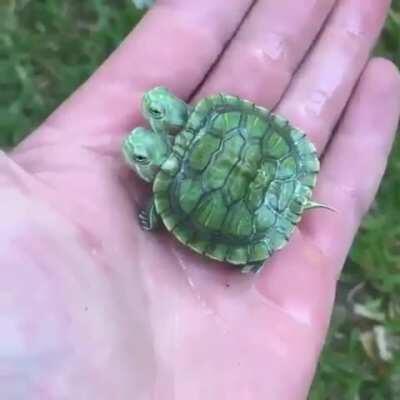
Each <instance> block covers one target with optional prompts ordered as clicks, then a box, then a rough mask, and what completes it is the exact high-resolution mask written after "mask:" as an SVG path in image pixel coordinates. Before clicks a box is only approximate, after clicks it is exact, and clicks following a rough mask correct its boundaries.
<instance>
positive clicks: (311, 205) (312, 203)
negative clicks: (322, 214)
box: [304, 200, 337, 212]
mask: <svg viewBox="0 0 400 400" xmlns="http://www.w3.org/2000/svg"><path fill="white" fill-rule="evenodd" d="M313 208H325V209H326V210H329V211H333V212H337V210H336V209H334V208H332V207H329V206H328V205H326V204H321V203H317V202H315V201H311V200H310V201H308V202H307V203H306V205H305V206H304V210H311V209H313Z"/></svg>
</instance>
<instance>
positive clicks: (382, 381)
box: [0, 0, 400, 400]
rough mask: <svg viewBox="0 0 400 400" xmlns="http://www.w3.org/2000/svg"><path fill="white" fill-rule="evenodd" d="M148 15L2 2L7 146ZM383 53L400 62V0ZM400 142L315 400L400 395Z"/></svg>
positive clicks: (120, 1) (352, 266)
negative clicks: (143, 16)
mask: <svg viewBox="0 0 400 400" xmlns="http://www.w3.org/2000/svg"><path fill="white" fill-rule="evenodd" d="M139 18H140V13H139V12H138V11H136V10H135V9H134V8H133V6H132V3H131V1H129V0H112V1H111V0H86V1H84V2H80V3H79V6H77V2H75V1H69V2H66V1H59V0H40V1H39V0H19V1H18V0H15V1H12V0H0V21H1V26H0V87H1V90H0V146H2V147H9V146H13V145H14V144H15V143H17V142H18V141H19V140H21V139H22V138H23V137H24V135H26V134H27V133H28V132H29V131H31V130H32V129H33V128H34V127H35V126H36V125H37V124H39V123H40V121H42V120H43V119H44V118H45V117H46V116H47V115H48V114H49V113H50V112H51V111H52V110H53V109H54V108H55V107H56V106H57V105H58V104H59V103H60V102H61V101H62V100H63V99H65V98H66V97H67V96H68V95H69V94H70V93H71V92H72V91H73V90H74V89H75V88H76V87H77V86H78V85H79V84H80V83H81V82H83V81H84V80H85V79H86V78H87V77H88V76H89V75H90V73H91V72H92V71H93V70H94V69H95V68H96V67H97V66H98V65H99V64H100V63H101V62H102V60H104V59H105V58H106V56H107V55H108V54H109V53H110V52H111V51H112V49H114V48H115V47H116V46H117V45H118V43H119V42H120V41H121V39H122V38H123V37H124V36H125V35H126V34H127V32H128V31H129V30H130V29H131V28H132V26H133V25H134V24H135V23H136V22H137V21H138V19H139ZM376 52H377V53H378V54H381V55H384V56H386V57H388V58H390V59H392V60H393V61H394V62H396V63H397V65H400V0H395V1H394V2H393V6H392V11H391V14H390V16H389V18H388V21H387V24H386V28H385V31H384V33H383V35H382V38H381V40H380V42H379V44H378V46H377V49H376ZM399 204H400V143H399V141H397V142H396V144H395V146H394V150H393V153H392V156H391V159H390V163H389V166H388V169H387V173H386V175H385V178H384V181H383V183H382V186H381V189H380V192H379V195H378V197H377V200H376V202H375V204H374V206H373V208H372V210H371V212H370V214H369V215H368V217H367V218H366V219H365V221H364V223H363V225H362V228H361V230H360V232H359V234H358V236H357V239H356V241H355V243H354V245H353V248H352V251H351V254H350V256H349V258H348V261H347V266H346V269H345V272H344V274H343V277H342V279H341V283H340V286H339V292H338V299H337V303H336V307H335V313H334V318H333V322H332V326H331V330H330V335H329V339H328V342H327V345H326V347H325V350H324V352H323V355H322V359H321V363H320V366H319V369H318V372H317V376H316V379H315V381H314V385H313V388H312V391H311V395H310V400H331V399H332V400H333V399H335V400H336V399H345V400H347V399H349V400H381V399H382V400H383V399H385V400H388V399H400V351H398V350H400V295H399V294H400V212H399Z"/></svg>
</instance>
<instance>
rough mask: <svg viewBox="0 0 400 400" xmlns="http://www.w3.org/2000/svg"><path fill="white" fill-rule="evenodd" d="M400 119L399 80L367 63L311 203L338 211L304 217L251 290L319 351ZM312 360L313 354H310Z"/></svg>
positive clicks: (390, 70)
mask: <svg viewBox="0 0 400 400" xmlns="http://www.w3.org/2000/svg"><path fill="white" fill-rule="evenodd" d="M399 113H400V77H399V73H398V71H397V70H396V68H395V67H393V65H392V64H390V63H389V62H387V61H383V60H374V61H371V62H370V64H369V66H368V68H367V69H366V70H365V72H364V74H363V75H362V78H361V80H360V83H359V84H358V87H357V90H356V91H355V94H354V96H353V97H352V99H351V101H350V104H349V107H348V109H347V111H346V114H345V116H344V120H343V122H341V124H340V126H339V128H338V131H337V134H336V135H335V137H334V139H333V141H332V143H331V144H330V146H329V148H328V150H327V153H326V156H325V157H324V160H323V163H322V169H321V173H320V176H319V180H318V182H319V184H318V186H317V190H316V194H315V197H316V198H317V199H318V200H319V201H321V202H325V203H326V204H328V205H329V206H331V207H333V208H334V209H336V210H337V212H329V211H326V210H314V211H308V214H307V215H306V216H305V218H304V219H303V221H302V223H301V225H300V230H298V231H296V233H295V235H294V236H293V237H292V239H291V240H290V242H289V244H288V246H287V247H286V248H285V249H284V250H283V251H281V252H280V253H277V254H276V255H275V256H274V257H272V259H271V260H270V262H269V263H267V265H266V266H265V268H264V270H263V272H262V275H261V279H259V280H258V283H257V285H258V288H259V290H260V293H262V294H263V295H264V296H265V297H266V298H268V299H269V300H271V301H273V302H274V303H276V304H277V305H279V306H280V307H281V308H282V309H283V310H285V311H286V312H287V313H288V314H290V315H291V316H292V317H293V318H294V319H295V320H297V321H299V322H301V323H302V324H303V325H306V326H310V327H313V328H312V329H313V332H314V333H315V335H316V336H315V340H316V343H320V344H321V343H322V340H323V336H324V334H325V332H326V329H327V326H328V321H329V315H330V311H331V307H332V304H333V301H334V293H335V284H336V280H337V274H338V272H339V271H340V269H341V267H342V266H343V263H344V261H345V257H346V255H347V253H348V250H349V248H350V245H351V243H352V240H353V238H354V235H355V233H356V231H357V229H358V226H359V223H360V220H361V217H362V215H363V213H364V212H365V211H366V209H367V208H368V206H369V205H370V203H371V202H372V199H373V197H374V195H375V192H376V190H377V187H378V184H379V181H380V179H381V177H382V174H383V171H384V169H385V164H386V160H387V157H388V154H389V151H390V147H391V144H392V141H393V136H394V132H395V129H396V125H397V122H398V118H399ZM316 354H317V353H316Z"/></svg>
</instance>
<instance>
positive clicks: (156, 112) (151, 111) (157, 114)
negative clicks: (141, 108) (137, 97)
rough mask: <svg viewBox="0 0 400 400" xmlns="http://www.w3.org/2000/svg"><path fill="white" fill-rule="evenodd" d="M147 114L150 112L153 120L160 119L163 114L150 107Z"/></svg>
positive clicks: (157, 109)
mask: <svg viewBox="0 0 400 400" xmlns="http://www.w3.org/2000/svg"><path fill="white" fill-rule="evenodd" d="M149 112H150V115H151V116H152V117H153V118H155V119H161V118H162V117H163V112H162V111H161V110H160V109H159V108H157V107H154V106H150V107H149Z"/></svg>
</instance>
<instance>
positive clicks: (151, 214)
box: [138, 198, 161, 231]
mask: <svg viewBox="0 0 400 400" xmlns="http://www.w3.org/2000/svg"><path fill="white" fill-rule="evenodd" d="M138 218H139V224H140V226H141V228H142V229H143V230H145V231H154V230H156V229H157V228H158V227H159V226H160V223H161V218H160V216H159V215H158V214H157V211H156V207H155V205H154V199H153V198H152V199H151V200H150V202H149V204H148V206H147V207H146V208H145V209H144V210H141V211H140V212H139V216H138Z"/></svg>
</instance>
